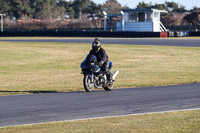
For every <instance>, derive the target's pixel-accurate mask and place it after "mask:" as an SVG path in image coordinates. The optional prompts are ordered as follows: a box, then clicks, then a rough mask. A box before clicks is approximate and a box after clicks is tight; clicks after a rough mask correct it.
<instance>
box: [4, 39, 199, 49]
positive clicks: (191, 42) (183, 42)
mask: <svg viewBox="0 0 200 133" xmlns="http://www.w3.org/2000/svg"><path fill="white" fill-rule="evenodd" d="M93 40H94V39H81V38H80V39H25V40H21V39H16V40H6V39H5V40H0V41H9V42H60V43H91V42H92V41H93ZM100 40H101V43H102V44H129V45H156V46H183V47H200V39H157V38H155V39H145V38H144V39H130V38H126V39H117V38H112V39H108V38H107V39H106V38H102V39H101V38H100Z"/></svg>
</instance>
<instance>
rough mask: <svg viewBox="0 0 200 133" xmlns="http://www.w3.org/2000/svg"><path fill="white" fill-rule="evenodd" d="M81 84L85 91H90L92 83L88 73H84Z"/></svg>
mask: <svg viewBox="0 0 200 133" xmlns="http://www.w3.org/2000/svg"><path fill="white" fill-rule="evenodd" d="M83 85H84V88H85V90H86V91H87V92H91V91H92V90H93V88H94V83H92V82H91V77H90V76H89V75H88V74H87V75H84V78H83Z"/></svg>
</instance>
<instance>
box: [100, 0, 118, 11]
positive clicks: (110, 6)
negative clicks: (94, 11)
mask: <svg viewBox="0 0 200 133" xmlns="http://www.w3.org/2000/svg"><path fill="white" fill-rule="evenodd" d="M121 8H122V7H121V4H120V3H118V2H117V0H107V1H106V2H105V3H104V4H103V6H102V10H103V11H105V12H107V13H108V14H120V10H121Z"/></svg>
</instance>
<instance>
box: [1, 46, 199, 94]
mask: <svg viewBox="0 0 200 133" xmlns="http://www.w3.org/2000/svg"><path fill="white" fill-rule="evenodd" d="M103 47H104V48H105V49H106V51H107V54H108V55H109V57H110V60H111V61H112V62H113V65H114V67H113V69H112V71H114V70H116V69H118V70H119V71H120V73H119V76H118V77H117V78H116V84H115V87H116V88H122V87H146V86H162V85H174V84H185V83H193V82H199V81H200V61H199V57H200V48H190V47H165V46H134V45H106V44H105V45H103ZM90 49H91V46H90V44H66V43H41V42H0V75H1V76H0V95H11V94H27V93H40V92H62V91H80V90H84V89H83V85H82V78H83V75H81V74H80V72H81V69H80V63H81V62H82V61H83V60H84V58H85V57H86V55H87V54H88V53H89V50H90Z"/></svg>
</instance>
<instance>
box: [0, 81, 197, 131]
mask: <svg viewBox="0 0 200 133" xmlns="http://www.w3.org/2000/svg"><path fill="white" fill-rule="evenodd" d="M191 108H200V84H198V83H195V84H186V85H174V86H163V87H144V88H143V87H142V88H124V89H113V90H112V91H110V92H106V91H104V90H98V91H94V92H92V93H87V92H85V91H83V92H68V93H49V94H32V95H16V96H0V127H4V126H12V125H22V124H31V123H42V122H50V121H63V120H73V119H84V118H93V117H105V116H116V115H128V114H137V113H147V112H160V111H171V110H182V109H191Z"/></svg>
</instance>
